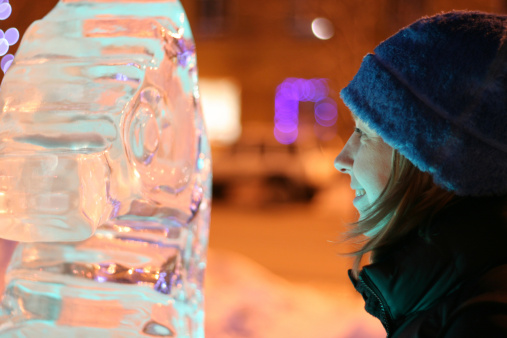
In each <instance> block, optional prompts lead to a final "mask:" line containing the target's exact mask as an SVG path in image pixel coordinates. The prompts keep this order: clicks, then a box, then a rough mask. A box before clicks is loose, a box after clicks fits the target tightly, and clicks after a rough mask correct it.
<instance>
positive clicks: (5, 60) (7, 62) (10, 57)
mask: <svg viewBox="0 0 507 338" xmlns="http://www.w3.org/2000/svg"><path fill="white" fill-rule="evenodd" d="M13 60H14V55H12V54H7V55H6V56H4V57H3V58H2V61H1V62H0V66H1V68H2V70H3V72H4V73H5V72H6V71H7V69H9V67H10V66H11V63H12V61H13Z"/></svg>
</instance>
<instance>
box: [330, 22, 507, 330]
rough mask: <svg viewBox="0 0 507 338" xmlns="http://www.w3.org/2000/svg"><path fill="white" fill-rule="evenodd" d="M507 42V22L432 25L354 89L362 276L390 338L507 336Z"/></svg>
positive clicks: (390, 42) (379, 56)
mask: <svg viewBox="0 0 507 338" xmlns="http://www.w3.org/2000/svg"><path fill="white" fill-rule="evenodd" d="M506 41H507V16H499V15H492V14H486V13H480V12H450V13H446V14H441V15H437V16H434V17H430V18H423V19H421V20H419V21H417V22H415V23H414V24H412V25H410V26H408V27H407V28H405V29H402V30H401V31H400V32H398V33H397V34H395V35H394V36H392V37H391V38H389V39H387V40H386V41H384V42H383V43H381V44H380V45H379V46H378V47H377V48H376V49H375V54H368V55H367V56H366V57H365V58H364V60H363V63H362V65H361V68H360V69H359V71H358V73H357V74H356V76H355V77H354V79H353V80H352V81H351V82H350V84H349V85H348V86H347V87H346V88H345V89H344V90H343V91H342V92H341V96H342V99H343V101H344V102H345V104H346V105H347V106H348V107H349V108H350V110H351V111H352V113H353V116H354V119H355V121H356V129H355V132H354V133H353V134H352V136H351V137H350V139H349V140H348V142H347V144H346V145H345V147H344V149H343V150H342V152H341V153H340V154H339V155H338V157H337V158H336V160H335V166H336V168H337V169H338V170H340V171H341V172H343V173H346V174H348V175H350V177H351V187H352V189H354V190H355V191H356V197H355V198H354V206H355V207H356V208H357V209H358V211H359V214H360V219H359V221H358V222H357V223H356V227H355V228H354V230H352V236H359V235H365V238H366V240H365V244H364V246H363V247H362V249H361V250H359V251H358V252H357V253H356V255H357V257H356V264H355V266H354V269H353V270H351V271H349V275H350V277H351V280H352V281H353V283H354V286H355V288H356V289H357V290H358V291H359V292H360V293H361V294H362V295H363V297H364V299H365V303H366V306H365V308H366V310H367V311H368V312H369V313H370V314H372V315H374V316H376V317H378V318H379V319H380V320H381V322H382V324H383V325H384V327H385V329H386V331H387V336H388V337H432V338H433V337H460V338H463V337H507V221H506V219H507V207H506V205H507V118H506V115H507V76H506V75H507V42H506ZM367 253H369V254H371V257H370V263H371V264H369V265H366V266H363V267H362V269H361V270H360V271H359V262H360V260H361V257H362V256H363V255H364V254H367Z"/></svg>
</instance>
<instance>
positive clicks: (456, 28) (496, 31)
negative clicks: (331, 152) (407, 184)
mask: <svg viewBox="0 0 507 338" xmlns="http://www.w3.org/2000/svg"><path fill="white" fill-rule="evenodd" d="M374 52H375V54H368V55H366V56H365V58H364V60H363V63H362V64H361V67H360V69H359V71H358V73H357V74H356V75H355V77H354V79H353V80H352V81H351V82H350V84H349V85H348V86H347V87H346V88H344V89H343V90H342V91H341V97H342V99H343V101H344V102H345V104H346V105H347V106H348V107H349V108H350V110H351V111H352V112H353V113H354V114H355V115H356V116H358V117H359V118H360V119H361V120H363V121H364V122H365V123H366V124H368V126H369V127H371V128H372V129H373V130H375V131H376V132H377V133H378V134H379V135H380V136H381V137H382V138H383V139H384V141H385V142H386V143H387V144H389V145H390V146H392V147H393V148H395V149H397V150H398V151H399V152H400V153H401V154H402V155H404V156H405V157H406V158H407V159H408V160H409V161H411V162H412V163H413V164H414V165H415V166H417V167H418V168H419V169H420V170H422V171H425V172H429V173H430V174H431V175H432V177H433V179H434V182H435V183H436V184H437V185H439V186H441V187H443V188H445V189H447V190H450V191H454V192H455V193H456V194H457V195H462V196H488V195H505V194H507V118H506V117H507V16H500V15H493V14H487V13H481V12H463V11H455V12H450V13H445V14H440V15H436V16H433V17H429V18H423V19H420V20H419V21H416V22H415V23H413V24H412V25H410V26H408V27H406V28H404V29H402V30H401V31H399V32H398V33H396V34H395V35H393V36H392V37H390V38H389V39H387V40H385V41H384V42H382V43H381V44H380V45H379V46H377V48H376V49H375V50H374Z"/></svg>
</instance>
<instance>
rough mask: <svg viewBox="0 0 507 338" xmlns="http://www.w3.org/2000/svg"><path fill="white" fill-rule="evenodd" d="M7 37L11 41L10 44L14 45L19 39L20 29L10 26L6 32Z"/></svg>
mask: <svg viewBox="0 0 507 338" xmlns="http://www.w3.org/2000/svg"><path fill="white" fill-rule="evenodd" d="M4 35H5V39H6V40H7V41H8V42H9V46H12V45H13V44H15V43H16V42H18V40H19V31H18V30H17V29H16V28H14V27H13V28H9V29H8V30H7V31H6V32H5V33H4Z"/></svg>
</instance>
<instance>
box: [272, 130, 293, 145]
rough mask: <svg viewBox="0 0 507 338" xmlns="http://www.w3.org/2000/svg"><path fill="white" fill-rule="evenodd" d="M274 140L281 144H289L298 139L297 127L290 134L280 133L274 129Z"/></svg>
mask: <svg viewBox="0 0 507 338" xmlns="http://www.w3.org/2000/svg"><path fill="white" fill-rule="evenodd" d="M274 134H275V138H276V140H277V141H278V142H280V143H282V144H291V143H293V142H294V141H296V139H297V138H298V129H297V126H296V128H294V129H293V130H292V131H291V132H282V131H281V130H280V129H279V128H277V127H275V129H274Z"/></svg>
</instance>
